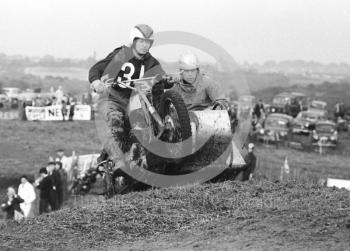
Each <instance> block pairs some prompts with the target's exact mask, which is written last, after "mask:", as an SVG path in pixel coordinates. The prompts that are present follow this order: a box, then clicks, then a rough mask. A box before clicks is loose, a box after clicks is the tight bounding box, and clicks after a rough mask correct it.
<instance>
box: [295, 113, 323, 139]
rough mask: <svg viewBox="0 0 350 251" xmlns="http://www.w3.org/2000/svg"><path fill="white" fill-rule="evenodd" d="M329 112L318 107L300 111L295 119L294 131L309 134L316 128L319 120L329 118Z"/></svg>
mask: <svg viewBox="0 0 350 251" xmlns="http://www.w3.org/2000/svg"><path fill="white" fill-rule="evenodd" d="M327 114H328V113H327V111H325V110H317V109H309V110H307V111H302V112H300V113H299V114H298V116H297V117H296V118H295V119H294V122H293V125H292V132H293V133H303V134H309V133H310V131H312V130H314V129H315V125H316V123H317V122H318V121H321V120H326V119H327Z"/></svg>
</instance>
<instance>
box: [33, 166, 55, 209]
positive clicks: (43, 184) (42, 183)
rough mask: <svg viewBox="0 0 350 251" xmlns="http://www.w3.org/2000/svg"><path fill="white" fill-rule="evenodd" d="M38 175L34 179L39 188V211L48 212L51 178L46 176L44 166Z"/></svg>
mask: <svg viewBox="0 0 350 251" xmlns="http://www.w3.org/2000/svg"><path fill="white" fill-rule="evenodd" d="M39 173H40V177H39V178H38V179H37V180H36V181H35V185H36V187H37V188H39V189H40V202H39V213H40V214H43V213H48V212H49V198H50V191H51V190H52V180H51V179H50V178H49V177H48V174H47V169H46V167H43V168H41V169H40V171H39Z"/></svg>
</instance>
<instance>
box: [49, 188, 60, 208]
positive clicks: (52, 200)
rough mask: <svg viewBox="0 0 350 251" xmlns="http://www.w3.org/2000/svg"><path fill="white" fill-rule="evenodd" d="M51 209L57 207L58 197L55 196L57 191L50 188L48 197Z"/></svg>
mask: <svg viewBox="0 0 350 251" xmlns="http://www.w3.org/2000/svg"><path fill="white" fill-rule="evenodd" d="M48 201H49V204H50V207H51V210H52V211H55V210H57V209H58V198H57V191H56V190H51V191H50V197H49V199H48Z"/></svg>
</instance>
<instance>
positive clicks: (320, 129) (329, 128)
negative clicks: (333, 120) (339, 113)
mask: <svg viewBox="0 0 350 251" xmlns="http://www.w3.org/2000/svg"><path fill="white" fill-rule="evenodd" d="M316 131H317V132H321V133H322V132H326V133H327V132H328V133H332V132H334V131H335V128H334V126H333V125H327V124H319V125H316Z"/></svg>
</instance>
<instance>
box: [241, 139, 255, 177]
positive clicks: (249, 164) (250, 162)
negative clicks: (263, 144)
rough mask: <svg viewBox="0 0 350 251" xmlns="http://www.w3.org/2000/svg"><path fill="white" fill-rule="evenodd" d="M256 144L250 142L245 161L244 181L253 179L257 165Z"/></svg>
mask: <svg viewBox="0 0 350 251" xmlns="http://www.w3.org/2000/svg"><path fill="white" fill-rule="evenodd" d="M254 147H255V146H254V144H253V143H249V144H248V154H247V155H246V156H245V158H244V161H245V163H246V165H245V167H244V170H243V181H246V180H251V179H252V178H253V173H254V170H255V167H256V156H255V154H254Z"/></svg>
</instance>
